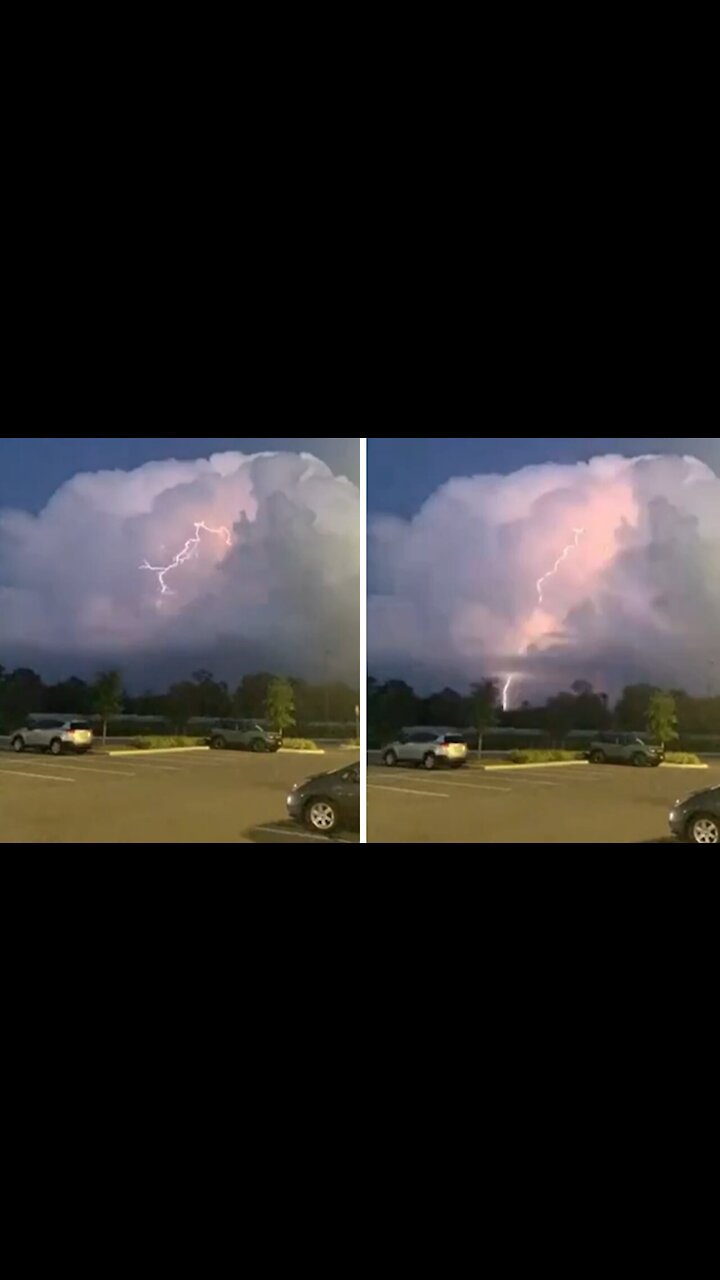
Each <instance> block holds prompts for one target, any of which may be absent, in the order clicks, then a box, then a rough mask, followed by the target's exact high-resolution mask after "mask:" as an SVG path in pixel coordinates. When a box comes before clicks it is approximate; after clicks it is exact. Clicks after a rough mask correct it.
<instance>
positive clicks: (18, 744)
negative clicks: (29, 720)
mask: <svg viewBox="0 0 720 1280" xmlns="http://www.w3.org/2000/svg"><path fill="white" fill-rule="evenodd" d="M12 749H13V751H18V752H19V751H24V750H25V743H24V742H23V740H22V738H20V737H17V738H13V740H12Z"/></svg>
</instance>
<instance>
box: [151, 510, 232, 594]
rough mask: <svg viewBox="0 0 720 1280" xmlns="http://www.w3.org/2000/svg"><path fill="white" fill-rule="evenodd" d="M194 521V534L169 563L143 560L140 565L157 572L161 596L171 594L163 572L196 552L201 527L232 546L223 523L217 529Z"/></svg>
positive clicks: (202, 521) (181, 562)
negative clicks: (151, 562) (153, 562)
mask: <svg viewBox="0 0 720 1280" xmlns="http://www.w3.org/2000/svg"><path fill="white" fill-rule="evenodd" d="M194 523H195V536H194V537H192V538H188V540H187V542H186V543H185V546H184V547H183V549H182V551H178V553H177V555H176V556H175V557H174V558H173V559H172V560H171V561H170V564H165V565H162V564H160V565H158V564H150V563H149V561H147V560H145V562H144V563H143V564H141V565H140V568H141V569H149V570H150V572H151V573H156V574H157V576H158V582H159V583H160V595H161V596H168V595H170V596H171V595H172V594H173V592H172V591H171V590H170V588H169V586H168V584H167V582H166V581H165V574H166V573H169V572H170V570H171V569H178V568H179V567H180V565H181V564H184V563H185V561H186V560H189V559H190V558H191V557H192V556H193V555H195V554H196V553H197V549H198V547H199V546H200V530H201V529H202V530H203V531H204V532H205V533H215V534H217V535H218V536H219V537H221V538H224V540H225V545H226V546H227V547H231V546H232V538H231V536H230V530H229V529H226V528H225V525H224V524H221V525H220V528H219V529H211V528H210V525H208V524H206V523H205V521H204V520H196V521H195V522H194Z"/></svg>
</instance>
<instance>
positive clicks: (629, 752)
mask: <svg viewBox="0 0 720 1280" xmlns="http://www.w3.org/2000/svg"><path fill="white" fill-rule="evenodd" d="M664 759H665V752H664V751H663V749H662V747H655V746H650V745H649V744H648V743H647V742H643V739H642V738H641V737H640V736H639V735H638V734H637V733H621V732H620V731H619V730H617V729H608V730H607V731H606V732H604V733H599V734H598V735H597V737H596V738H594V739H593V741H592V743H591V746H590V761H591V763H592V764H611V763H612V764H634V765H635V766H636V767H638V768H642V767H643V766H644V767H645V768H655V769H656V768H657V766H658V765H659V764H662V762H663V760H664Z"/></svg>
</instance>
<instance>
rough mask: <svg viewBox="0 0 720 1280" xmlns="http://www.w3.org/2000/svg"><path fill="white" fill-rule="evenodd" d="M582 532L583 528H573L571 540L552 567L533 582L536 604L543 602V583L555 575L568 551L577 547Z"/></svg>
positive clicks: (565, 558) (568, 553)
mask: <svg viewBox="0 0 720 1280" xmlns="http://www.w3.org/2000/svg"><path fill="white" fill-rule="evenodd" d="M584 532H585V530H584V529H573V533H574V534H575V538H574V540H573V541H572V542H569V543H568V545H567V546H566V547H565V548H564V549H563V551H562V553H561V554H560V555H559V556H558V558H557V560H556V561H555V563H554V565H553V567H552V569H549V570H548V572H547V573H544V574H543V576H542V578H538V580H537V582H536V584H535V585H536V587H537V593H538V604H542V603H543V585H544V583H546V582H547V580H548V578H552V577H554V576H555V574H556V573H557V571H558V569H559V568H560V565H561V564H562V563H563V561H564V560H567V558H568V556H569V555H570V552H571V551H574V550H575V548H576V547H579V545H580V538H581V537H582V535H583V534H584Z"/></svg>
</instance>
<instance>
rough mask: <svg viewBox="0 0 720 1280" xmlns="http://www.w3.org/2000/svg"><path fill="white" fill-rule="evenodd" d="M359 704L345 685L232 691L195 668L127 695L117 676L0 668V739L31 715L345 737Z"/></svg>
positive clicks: (273, 680) (261, 676)
mask: <svg viewBox="0 0 720 1280" xmlns="http://www.w3.org/2000/svg"><path fill="white" fill-rule="evenodd" d="M357 703H358V693H357V690H356V689H351V688H350V687H349V686H348V685H346V684H342V683H332V682H331V683H326V684H311V683H308V682H307V681H305V680H299V679H296V678H294V677H285V676H282V675H278V674H276V673H273V672H269V671H259V672H255V673H253V674H251V675H246V676H243V678H242V680H241V681H240V683H239V684H238V685H237V687H236V688H235V689H234V690H232V689H231V688H230V687H229V686H228V684H227V683H226V681H224V680H216V679H215V677H214V676H213V674H212V672H210V671H206V670H205V669H204V668H200V669H199V670H197V671H193V672H192V675H191V678H190V679H189V680H181V681H179V682H177V683H176V684H173V685H171V686H170V688H169V689H168V690H167V691H166V692H165V693H154V692H152V691H148V692H146V693H142V694H130V693H128V692H127V690H125V689H124V687H123V681H122V674H121V673H120V672H119V671H101V672H98V674H97V676H96V677H95V679H94V680H92V681H86V680H81V679H79V678H78V677H77V676H70V678H69V679H67V680H61V681H59V682H58V683H56V684H46V683H45V682H44V681H43V679H42V677H41V676H40V675H38V673H37V672H36V671H33V670H31V669H30V668H28V667H18V668H16V669H15V670H14V671H6V670H5V669H4V667H2V666H1V665H0V733H6V734H7V733H11V732H12V731H13V730H14V729H17V728H19V727H20V726H21V725H22V724H23V723H24V721H25V720H26V718H27V717H28V716H29V715H38V714H43V713H48V714H54V713H55V714H70V715H76V716H98V717H99V718H100V719H101V721H102V722H103V726H104V728H106V727H107V725H108V723H110V722H113V723H115V722H120V721H121V720H122V717H123V716H147V717H153V718H154V719H155V720H157V721H164V722H166V723H167V725H168V727H170V728H172V730H173V731H174V732H177V733H180V732H182V730H183V729H184V728H185V727H186V725H187V723H188V721H189V720H191V719H193V718H197V717H203V718H207V719H221V718H225V717H228V716H240V717H243V718H247V719H250V718H255V719H267V720H270V721H271V722H272V723H273V724H274V725H275V726H276V727H277V728H279V729H282V730H286V729H289V728H293V727H297V729H298V730H299V731H300V732H310V731H311V730H312V729H313V727H315V726H318V727H324V726H338V727H340V726H342V727H344V729H345V730H347V729H348V727H349V726H352V725H354V724H355V722H356V716H355V708H356V706H357ZM137 731H138V727H137V726H133V732H137Z"/></svg>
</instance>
